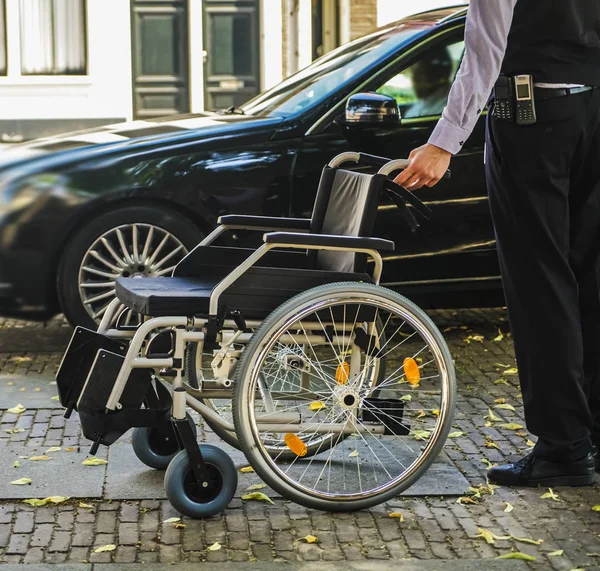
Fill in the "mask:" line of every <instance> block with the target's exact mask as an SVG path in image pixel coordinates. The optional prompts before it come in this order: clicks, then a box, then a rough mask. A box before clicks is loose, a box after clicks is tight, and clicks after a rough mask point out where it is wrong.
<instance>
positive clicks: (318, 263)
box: [57, 152, 455, 518]
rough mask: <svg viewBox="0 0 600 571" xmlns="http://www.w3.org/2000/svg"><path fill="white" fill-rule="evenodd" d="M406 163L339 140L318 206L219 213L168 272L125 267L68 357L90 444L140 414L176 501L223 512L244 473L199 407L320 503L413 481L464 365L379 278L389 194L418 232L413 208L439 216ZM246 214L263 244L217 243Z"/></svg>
mask: <svg viewBox="0 0 600 571" xmlns="http://www.w3.org/2000/svg"><path fill="white" fill-rule="evenodd" d="M346 163H354V164H355V165H358V167H359V168H367V169H371V171H373V170H374V169H375V170H377V169H378V170H377V172H376V173H374V174H373V173H372V172H371V173H367V172H362V170H344V169H342V168H341V166H342V165H344V164H346ZM406 166H407V161H405V160H393V161H390V160H389V159H386V158H382V157H376V156H373V155H367V154H364V153H353V152H348V153H342V154H340V155H338V156H337V157H335V158H334V159H333V160H332V161H331V162H330V163H329V164H328V165H327V166H326V167H325V168H324V170H323V172H322V175H321V179H320V182H319V187H318V191H317V196H316V200H315V205H314V208H313V213H312V217H311V218H310V219H295V218H270V217H264V216H244V215H227V216H222V217H221V218H219V220H218V224H219V225H218V226H217V228H216V229H215V230H214V231H213V232H212V233H211V234H210V235H208V236H207V237H206V238H205V239H204V240H203V241H202V242H201V243H200V244H199V245H198V246H197V247H196V248H194V249H193V250H192V251H191V252H190V253H189V254H188V255H187V256H186V257H185V258H184V259H183V260H182V261H181V262H180V263H179V264H178V265H177V267H176V268H175V270H174V271H173V275H172V276H171V277H165V278H121V279H119V280H118V281H117V285H116V299H115V300H113V301H112V302H111V303H110V305H109V306H108V308H107V309H106V312H105V313H104V315H103V319H102V322H101V324H100V326H99V329H98V331H91V330H87V329H85V328H82V327H77V328H76V329H75V331H74V332H73V336H72V339H71V342H70V344H69V346H68V348H67V351H66V353H65V355H64V357H63V360H62V363H61V365H60V368H59V371H58V373H57V386H58V391H59V397H60V401H61V404H62V405H63V406H64V407H66V409H67V410H66V412H65V415H66V416H68V415H70V414H71V412H72V411H73V410H77V412H78V413H79V416H80V421H81V425H82V430H83V434H84V436H85V437H86V438H87V439H89V440H90V441H92V442H93V445H92V450H91V453H92V454H96V452H97V450H98V447H99V446H100V445H107V446H110V445H111V444H113V443H114V442H115V441H116V440H117V439H118V438H120V437H121V436H122V435H123V434H125V433H126V432H127V431H128V430H130V429H133V435H132V445H133V449H134V451H135V453H136V455H137V456H138V458H139V459H140V460H141V461H142V462H144V463H145V464H146V465H148V466H150V467H152V468H156V469H166V472H165V491H166V495H167V497H168V499H169V501H170V502H171V503H172V505H173V506H174V507H175V508H176V509H177V510H178V511H179V512H181V513H182V514H184V515H187V516H189V517H193V518H204V517H210V516H212V515H214V514H216V513H218V512H220V511H222V510H223V509H225V508H226V507H227V505H228V504H229V502H230V501H231V499H232V498H233V496H234V494H235V492H236V489H237V485H238V472H237V470H236V467H235V465H234V463H233V461H232V460H231V458H230V456H229V455H228V454H227V453H225V452H224V451H223V450H222V449H221V448H219V447H218V446H214V445H210V444H198V442H197V434H196V426H195V423H194V422H193V420H192V417H191V416H190V415H189V414H188V412H187V409H188V407H189V408H190V409H192V410H194V411H196V412H197V413H199V414H200V415H201V416H202V417H203V419H204V420H205V421H206V423H207V424H208V425H209V426H210V427H211V428H212V429H213V430H214V432H215V433H216V434H217V436H219V437H221V438H222V439H223V440H225V441H226V442H228V443H229V444H231V445H233V446H235V447H237V448H239V449H240V450H242V451H243V453H244V454H245V456H246V458H247V460H248V463H249V464H250V466H251V467H252V468H253V469H254V471H255V472H256V474H257V475H258V476H259V477H260V478H261V479H262V480H263V481H264V482H265V483H266V484H267V485H269V486H270V487H271V488H272V489H273V490H275V491H276V492H279V493H280V494H281V495H282V496H283V497H284V498H287V499H289V500H292V501H294V502H297V503H299V504H301V505H304V506H306V507H308V508H313V509H319V510H327V511H351V510H359V509H364V508H368V507H371V506H374V505H377V504H379V503H382V502H385V501H387V500H389V499H391V498H392V497H395V496H397V495H398V494H400V493H401V492H402V491H404V490H406V489H407V488H409V487H410V486H411V485H412V484H414V483H415V482H416V480H417V479H418V478H420V477H421V476H422V475H423V474H424V472H425V471H426V470H427V469H428V467H429V466H430V465H431V463H432V462H433V461H434V460H435V458H436V457H437V455H438V454H439V452H440V451H441V449H442V447H443V445H444V442H445V440H446V438H447V435H448V432H449V430H450V427H451V423H452V415H453V410H454V401H455V374H454V367H453V361H452V358H451V355H450V352H449V350H448V347H447V345H446V343H445V341H444V339H443V336H442V335H441V333H440V331H439V330H438V329H437V327H436V326H435V325H434V323H433V322H432V321H431V320H430V319H429V317H428V316H427V315H426V314H425V313H424V312H423V311H422V310H421V309H420V308H419V307H417V306H416V305H415V304H413V303H412V302H410V301H409V300H408V299H406V298H405V297H403V296H401V295H400V294H398V293H396V292H394V291H392V290H390V289H387V288H384V287H382V286H380V285H379V282H380V278H381V274H382V268H383V257H382V252H383V253H384V254H386V253H387V255H391V256H393V255H394V249H395V247H394V243H393V242H391V241H389V240H385V239H382V238H377V237H373V236H372V235H373V232H374V227H375V219H376V215H377V212H378V209H381V208H390V207H391V208H396V209H397V211H398V212H399V214H400V216H401V218H402V219H403V220H404V221H405V222H406V223H407V224H408V225H409V226H410V227H411V229H413V230H415V229H416V228H417V227H418V222H417V220H416V218H415V214H419V215H422V216H424V217H426V218H427V217H429V215H430V211H429V209H428V208H427V207H426V206H425V205H424V204H423V203H422V202H421V201H420V200H418V199H417V198H416V197H415V196H414V195H413V194H411V193H409V192H407V191H406V190H404V189H403V188H401V187H399V186H398V185H396V184H395V183H394V182H393V181H392V179H391V178H390V176H389V175H391V174H392V173H393V172H396V171H398V170H400V169H402V168H405V167H406ZM447 174H448V175H449V173H447ZM239 230H245V231H256V232H263V233H264V234H263V242H262V245H260V246H259V247H258V248H257V249H247V248H234V247H228V246H217V245H215V241H216V240H217V238H218V237H220V236H221V235H222V234H223V233H225V232H228V231H239ZM131 310H133V311H135V312H137V313H139V314H141V315H142V316H144V318H143V321H142V323H140V324H139V325H137V326H136V327H130V326H129V325H128V324H127V321H126V320H125V319H123V315H124V312H126V311H131ZM186 369H187V370H186Z"/></svg>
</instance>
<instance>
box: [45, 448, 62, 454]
mask: <svg viewBox="0 0 600 571" xmlns="http://www.w3.org/2000/svg"><path fill="white" fill-rule="evenodd" d="M52 452H60V446H52V447H51V448H48V450H46V454H51V453H52Z"/></svg>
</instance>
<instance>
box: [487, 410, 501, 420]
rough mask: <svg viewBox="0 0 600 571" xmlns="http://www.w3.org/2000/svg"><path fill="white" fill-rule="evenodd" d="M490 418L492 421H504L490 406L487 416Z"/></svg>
mask: <svg viewBox="0 0 600 571" xmlns="http://www.w3.org/2000/svg"><path fill="white" fill-rule="evenodd" d="M485 418H487V419H488V420H491V421H492V422H502V419H501V418H500V417H499V416H496V415H495V414H494V413H493V412H492V409H491V408H488V414H487V416H486V417H485Z"/></svg>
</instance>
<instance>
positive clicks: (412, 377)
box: [404, 357, 421, 385]
mask: <svg viewBox="0 0 600 571" xmlns="http://www.w3.org/2000/svg"><path fill="white" fill-rule="evenodd" d="M404 374H405V375H406V380H407V381H408V382H409V383H410V384H411V385H418V384H419V381H420V380H421V371H420V369H419V365H417V362H416V361H415V360H414V359H412V358H411V357H407V358H406V359H404Z"/></svg>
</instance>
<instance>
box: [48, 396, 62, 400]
mask: <svg viewBox="0 0 600 571" xmlns="http://www.w3.org/2000/svg"><path fill="white" fill-rule="evenodd" d="M50 400H60V397H59V396H58V395H55V396H53V397H52V398H51V399H50Z"/></svg>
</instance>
